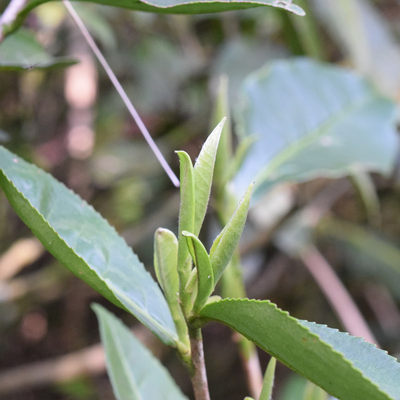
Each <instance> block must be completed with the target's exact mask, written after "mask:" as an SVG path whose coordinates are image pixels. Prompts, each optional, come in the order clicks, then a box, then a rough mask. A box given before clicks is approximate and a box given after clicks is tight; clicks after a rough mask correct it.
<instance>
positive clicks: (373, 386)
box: [200, 299, 400, 400]
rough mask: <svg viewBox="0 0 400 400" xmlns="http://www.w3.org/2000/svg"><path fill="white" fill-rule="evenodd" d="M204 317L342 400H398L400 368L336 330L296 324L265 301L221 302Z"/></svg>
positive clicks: (208, 307) (206, 310) (210, 306)
mask: <svg viewBox="0 0 400 400" xmlns="http://www.w3.org/2000/svg"><path fill="white" fill-rule="evenodd" d="M200 315H201V316H202V317H204V318H209V319H213V320H217V321H220V322H222V323H224V324H226V325H228V326H230V327H231V328H233V329H234V330H236V331H238V332H239V333H241V334H242V335H244V336H246V337H247V338H248V339H250V340H252V341H253V342H254V343H256V344H257V345H258V346H259V347H261V348H262V349H263V350H265V351H267V352H268V353H270V354H271V355H273V356H274V357H276V358H277V359H278V360H280V361H282V362H283V363H284V364H286V365H287V366H288V367H290V368H292V369H293V370H294V371H296V372H299V373H300V374H302V375H304V376H305V377H307V378H308V379H309V380H311V381H313V382H314V383H315V384H317V385H318V386H320V387H322V388H323V389H325V390H326V391H327V392H328V393H330V394H331V395H333V396H335V397H337V398H339V399H342V400H365V399H368V400H389V399H391V400H400V385H399V382H400V363H399V362H398V361H397V360H396V359H395V358H393V357H391V356H389V355H388V354H387V353H386V352H385V351H383V350H379V349H377V348H376V347H375V346H373V345H371V344H369V343H367V342H365V341H364V340H362V339H361V338H356V337H353V336H350V335H349V334H347V333H342V332H339V331H338V330H336V329H332V328H328V327H327V326H325V325H319V324H316V323H313V322H307V321H302V320H298V319H296V318H293V317H291V316H290V315H289V314H288V313H287V312H284V311H282V310H280V309H279V308H278V307H277V306H276V305H275V304H273V303H271V302H269V301H258V300H248V299H237V300H231V299H227V300H221V301H218V302H214V303H210V304H207V305H206V306H205V307H204V308H203V309H202V310H201V312H200Z"/></svg>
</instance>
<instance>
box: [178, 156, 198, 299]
mask: <svg viewBox="0 0 400 400" xmlns="http://www.w3.org/2000/svg"><path fill="white" fill-rule="evenodd" d="M176 153H177V154H178V157H179V161H180V194H181V203H180V207H179V235H178V240H179V249H178V273H179V277H180V281H181V282H180V284H181V291H182V288H184V287H185V285H186V283H187V281H188V279H189V274H190V269H191V264H190V257H189V252H188V249H187V246H186V240H185V238H184V237H183V236H182V231H189V232H192V231H193V229H194V216H195V197H194V176H193V165H192V160H191V159H190V157H189V155H188V154H187V153H186V152H184V151H177V152H176Z"/></svg>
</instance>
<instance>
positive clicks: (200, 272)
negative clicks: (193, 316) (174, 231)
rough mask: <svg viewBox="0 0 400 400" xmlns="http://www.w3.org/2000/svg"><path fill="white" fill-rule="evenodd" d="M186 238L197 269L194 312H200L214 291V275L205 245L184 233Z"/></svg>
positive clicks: (191, 235)
mask: <svg viewBox="0 0 400 400" xmlns="http://www.w3.org/2000/svg"><path fill="white" fill-rule="evenodd" d="M182 233H183V235H184V236H185V237H186V242H187V246H188V249H189V252H190V254H191V256H192V259H193V262H194V264H195V265H196V268H197V297H196V300H195V302H194V307H193V310H194V312H195V313H197V312H199V311H200V310H201V308H202V307H203V306H204V304H205V303H206V302H207V300H208V298H209V297H210V295H211V293H212V292H213V291H214V273H213V269H212V266H211V261H210V257H209V256H208V254H207V250H206V249H205V248H204V246H203V243H201V242H200V240H199V239H198V238H197V237H196V236H195V235H193V234H192V233H190V232H186V231H184V232H182Z"/></svg>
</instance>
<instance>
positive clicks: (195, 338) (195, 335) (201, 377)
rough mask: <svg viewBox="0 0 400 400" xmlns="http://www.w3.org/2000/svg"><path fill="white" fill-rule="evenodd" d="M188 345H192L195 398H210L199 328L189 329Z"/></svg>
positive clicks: (202, 399)
mask: <svg viewBox="0 0 400 400" xmlns="http://www.w3.org/2000/svg"><path fill="white" fill-rule="evenodd" d="M190 345H191V347H192V363H193V371H192V386H193V391H194V397H195V399H196V400H210V393H209V391H208V382H207V374H206V365H205V362H204V351H203V339H202V336H201V330H200V329H199V328H196V329H191V330H190Z"/></svg>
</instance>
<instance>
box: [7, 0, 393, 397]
mask: <svg viewBox="0 0 400 400" xmlns="http://www.w3.org/2000/svg"><path fill="white" fill-rule="evenodd" d="M42 2H43V1H36V0H31V1H28V2H25V3H24V4H22V7H21V8H19V9H17V10H14V11H16V12H14V14H13V18H11V19H8V15H9V14H7V13H4V15H3V16H2V19H0V27H2V34H3V35H6V34H10V33H11V32H12V31H13V30H15V29H16V28H17V27H18V26H19V25H20V23H21V21H22V20H23V18H24V17H25V15H26V14H27V13H28V12H29V10H30V9H31V8H33V7H34V6H36V5H38V4H40V3H42ZM102 3H107V4H111V3H112V4H115V3H114V2H102ZM257 4H259V3H254V5H257ZM262 4H265V5H273V6H277V7H283V8H285V9H288V10H290V11H294V12H296V13H298V14H302V11H301V9H299V8H298V7H297V6H295V5H294V4H292V2H291V1H272V0H271V1H268V0H266V1H264V2H263V3H262ZM117 5H118V6H121V7H127V8H133V9H139V10H147V11H161V12H176V11H179V12H210V11H222V10H226V9H231V8H242V7H245V6H248V5H249V3H247V2H246V3H241V2H240V1H237V2H230V3H229V4H225V3H222V2H221V3H220V2H212V3H207V2H206V3H204V2H203V3H201V2H199V3H197V2H194V1H193V2H190V3H187V2H180V1H174V2H170V3H166V2H136V1H135V2H133V1H125V0H121V1H120V2H118V4H117ZM11 38H13V36H9V37H8V38H7V39H6V40H5V42H4V44H7V46H9V47H6V50H7V49H8V50H7V51H10V49H11V50H12V48H13V45H12V44H11V45H10V42H8V43H6V42H7V40H9V39H11ZM2 49H3V51H4V47H0V54H1V50H2ZM7 51H6V58H7ZM33 55H34V56H36V55H37V53H35V52H33ZM3 57H4V53H3ZM11 61H12V62H11V64H14V66H15V64H18V63H19V64H20V67H21V68H28V67H29V65H32V64H29V63H27V62H26V60H23V62H22V64H21V60H18V59H14V60H11ZM46 62H50V63H51V62H52V61H51V60H50V61H49V60H47V59H46V60H44V62H43V66H45V65H46ZM64 62H66V63H70V61H69V60H64ZM11 64H10V65H11ZM288 77H290V78H291V79H288ZM293 77H296V79H292V78H293ZM284 80H286V82H290V85H287V87H286V90H287V92H286V93H285V101H282V99H281V98H280V96H282V93H281V89H280V87H279V86H278V85H277V83H279V82H282V81H284ZM313 86H316V87H318V89H321V88H322V89H324V90H325V91H324V90H320V91H318V90H315V91H312V90H311V87H313ZM261 87H263V88H264V90H262V91H261V90H260V88H261ZM265 88H266V89H265ZM350 89H351V90H350ZM244 90H245V92H246V100H247V101H246V102H245V106H244V107H243V109H242V111H241V114H240V118H241V124H240V127H241V128H240V129H241V133H242V141H241V143H240V144H239V147H238V150H237V151H236V153H235V154H234V153H233V152H232V148H231V144H230V132H229V129H227V128H226V127H225V129H224V124H226V122H225V120H222V121H221V122H219V123H218V125H217V126H216V128H215V129H214V130H213V132H212V133H211V134H210V136H209V137H208V139H207V140H206V142H205V143H204V145H203V147H202V149H201V151H200V154H199V156H198V158H197V160H196V162H195V163H194V165H193V163H192V160H191V159H190V157H189V155H188V154H187V153H186V152H184V151H177V156H178V158H179V161H180V210H179V227H178V232H177V234H175V233H174V232H172V231H170V230H168V229H164V228H159V229H158V230H157V231H156V232H155V234H154V271H155V275H156V278H157V280H158V284H157V283H156V282H155V281H154V280H153V278H152V277H151V275H150V274H149V273H148V272H147V271H146V270H145V268H144V266H143V264H142V263H141V262H140V261H139V259H138V257H137V256H136V255H135V254H134V253H133V251H132V250H131V249H130V248H129V247H128V246H127V244H126V243H125V241H124V240H123V239H122V237H120V236H119V235H118V234H117V233H116V231H115V230H114V229H113V228H112V227H111V226H110V225H109V224H108V223H107V221H106V220H105V219H103V218H102V217H101V216H100V215H99V214H98V213H97V212H96V211H95V210H94V209H93V208H92V207H91V206H90V205H88V204H87V203H86V202H85V201H84V200H82V199H81V198H80V197H79V196H77V195H76V194H74V193H73V192H72V191H70V190H69V189H67V188H66V187H65V186H64V185H63V184H62V183H60V182H58V181H57V180H55V179H54V178H53V177H52V176H50V175H49V174H47V173H46V172H44V171H43V170H41V169H39V168H37V167H36V166H34V165H32V164H29V163H27V162H26V161H24V160H23V159H22V158H20V157H19V156H17V155H16V154H13V153H11V152H10V151H8V150H7V149H6V148H4V147H1V146H0V186H1V187H2V189H3V191H4V193H5V195H6V196H7V198H8V200H9V202H10V204H11V205H12V207H13V208H14V210H15V211H16V213H17V214H18V215H19V217H20V218H21V219H22V220H23V222H24V223H25V224H26V225H27V226H28V227H29V228H30V229H31V231H32V232H33V234H34V235H35V236H37V237H38V238H39V239H40V241H41V242H42V243H43V245H44V246H45V247H46V248H47V249H48V250H49V252H50V253H51V254H53V255H54V257H56V258H57V259H58V260H59V261H60V262H61V263H62V264H64V265H65V266H66V267H67V268H68V269H69V270H71V271H72V272H73V273H74V274H75V275H76V276H78V277H79V278H81V279H82V280H84V281H85V282H86V283H87V284H89V285H90V286H91V287H92V288H94V289H95V290H96V291H98V292H99V293H100V294H102V295H103V296H104V297H106V298H107V299H108V300H109V301H111V302H112V303H113V304H115V305H116V306H118V307H120V308H122V309H124V310H125V311H127V312H128V313H130V314H132V315H133V316H135V317H136V318H137V319H138V320H139V321H140V322H141V323H142V324H143V325H145V326H146V327H147V328H149V329H150V330H151V331H152V332H153V333H154V334H155V335H157V336H158V337H159V338H160V340H161V341H162V342H164V343H165V344H166V345H167V346H170V347H171V348H174V349H175V350H176V352H177V354H178V356H179V357H180V359H181V360H182V363H183V364H184V365H185V366H186V368H187V370H188V373H189V375H190V377H191V380H192V386H193V391H194V395H195V398H196V400H206V399H209V398H210V395H209V390H208V384H207V371H206V367H205V363H204V354H203V343H202V327H203V326H204V325H205V324H207V323H208V322H209V321H216V322H220V323H222V324H225V325H227V326H229V327H230V328H232V329H233V330H234V331H236V332H238V333H240V334H241V335H242V337H243V338H242V339H241V340H243V341H249V342H250V343H254V344H255V345H257V346H258V347H259V348H261V349H262V350H264V351H266V352H267V353H269V354H270V355H271V356H272V358H271V361H270V363H269V365H268V368H267V370H266V373H265V378H264V385H263V389H262V392H261V394H260V397H259V399H260V400H266V399H270V398H271V396H272V389H273V381H274V370H275V362H276V360H279V361H281V362H282V363H284V364H286V365H287V366H288V367H289V368H291V369H292V370H294V371H296V372H298V373H300V374H301V375H303V376H305V377H306V378H307V379H309V380H310V381H311V382H314V383H315V384H316V385H318V386H319V387H320V388H322V389H324V390H325V391H326V392H328V393H329V394H330V395H332V396H335V397H337V398H339V399H344V400H347V399H348V400H358V399H359V400H364V399H372V400H375V399H377V400H381V399H382V400H389V399H390V400H400V385H399V381H400V364H399V363H398V361H397V360H396V359H395V358H393V357H391V356H389V355H387V353H386V352H384V351H382V350H380V349H378V348H376V347H375V346H374V345H372V344H369V343H367V342H365V341H364V340H363V339H361V338H357V337H353V336H351V335H349V334H347V333H342V332H339V331H337V330H335V329H331V328H329V327H327V326H325V325H319V324H316V323H313V322H308V321H304V320H299V319H296V318H294V317H292V316H290V315H289V314H288V313H287V312H285V311H283V310H281V309H279V308H278V307H277V306H276V305H275V304H273V303H271V302H270V301H267V300H265V301H261V300H253V299H248V298H245V291H244V285H243V282H242V280H241V278H240V269H241V267H240V258H239V255H238V253H237V251H236V247H237V244H238V242H239V240H240V236H241V234H242V231H243V228H244V225H245V221H246V216H247V212H248V209H249V205H250V198H251V195H252V193H253V191H254V184H253V183H250V185H249V182H248V181H249V180H254V179H255V178H257V183H256V188H255V190H256V194H257V195H260V194H261V193H263V192H265V191H266V190H267V189H269V188H270V187H271V186H272V185H273V184H275V183H277V182H282V181H287V180H292V181H302V180H306V179H310V178H312V177H315V176H325V175H328V176H338V175H343V174H347V173H349V172H351V171H352V170H353V169H354V168H355V167H358V166H359V165H368V166H369V167H371V166H372V167H373V168H375V169H377V170H380V171H388V170H389V169H390V166H391V160H392V158H393V151H392V150H393V148H394V145H395V144H396V143H397V142H396V139H394V135H393V131H394V129H393V120H394V106H393V104H392V103H391V102H390V101H388V100H386V99H384V98H382V97H381V96H379V95H378V94H377V93H376V91H375V90H373V89H372V88H371V87H370V86H369V85H368V84H366V83H365V81H364V80H362V79H359V78H357V77H354V76H352V75H351V74H349V73H346V72H343V71H341V70H338V69H334V68H331V69H329V68H327V67H325V66H323V65H320V64H316V63H313V62H310V61H307V60H296V61H293V62H281V63H276V64H274V65H272V66H270V67H269V68H268V69H263V70H261V71H259V72H257V73H256V74H255V75H253V76H252V77H250V78H249V79H248V80H247V82H246V84H245V89H244ZM332 90H336V92H335V93H336V94H337V95H336V96H334V97H330V96H329V93H331V91H332ZM291 91H292V92H291ZM291 93H293V96H291V95H290V94H291ZM295 93H307V96H308V97H307V101H304V102H299V99H298V98H296V96H295ZM326 93H327V95H325V94H326ZM321 99H322V100H323V101H324V107H320V104H321V103H323V102H322V100H321ZM220 101H221V104H220V105H221V107H220V109H219V111H217V112H216V117H215V120H220V119H221V118H222V115H223V114H227V107H226V99H225V100H224V98H223V97H221V98H220ZM224 101H225V106H224V105H223V103H224ZM330 101H331V102H330ZM260 104H262V105H263V107H264V108H263V109H265V107H266V108H267V109H268V110H274V112H273V113H269V114H268V115H265V113H256V112H253V111H254V110H256V109H257V106H258V105H260ZM246 107H247V108H246ZM310 110H311V111H310ZM327 110H328V111H327ZM280 113H281V114H282V115H283V116H284V117H285V118H283V117H282V115H281V114H280ZM287 114H291V115H292V114H293V115H297V117H298V118H300V117H299V115H300V116H301V115H304V116H305V117H304V119H301V118H300V119H299V120H301V123H299V120H295V119H294V118H286V116H287ZM367 116H368V118H367ZM366 120H367V121H368V126H366V123H365V121H366ZM282 121H284V124H282ZM382 121H384V122H382ZM285 124H286V125H285ZM315 126H318V127H319V128H318V129H316V130H315ZM349 126H351V127H357V128H358V129H355V130H354V129H353V130H350V132H349V129H348V127H349ZM382 127H384V128H385V129H383V130H382V136H381V137H380V139H381V140H380V141H377V142H376V143H374V142H372V141H371V142H369V143H370V144H371V145H370V146H364V147H363V148H362V149H360V150H359V151H358V152H357V153H354V152H353V153H352V152H350V151H349V148H351V147H354V146H355V145H357V143H358V141H359V140H360V134H361V133H364V132H368V133H371V132H373V131H374V130H376V129H378V128H382ZM263 129H265V131H266V133H265V132H264V131H263ZM276 131H278V134H276ZM271 132H273V133H274V136H273V138H272V139H273V140H271V137H268V135H269V134H270V133H271ZM288 132H290V133H291V136H290V137H289V138H288V137H285V135H286V134H287V133H288ZM250 134H258V135H260V134H261V140H260V142H259V143H258V144H257V146H253V147H251V144H252V142H253V141H254V140H255V138H254V137H253V136H250V137H245V136H246V135H250ZM383 137H384V139H383ZM263 142H265V143H267V145H263ZM260 143H261V145H260ZM271 143H272V144H273V150H274V151H271V152H270V153H268V154H267V157H265V154H264V153H265V148H268V146H270V145H271ZM335 146H336V153H335V152H333V151H332V147H335ZM339 153H340V157H339V156H338V154H339ZM389 153H390V157H386V156H387V155H388V154H389ZM246 154H247V157H245V156H246ZM382 155H385V157H383V156H382ZM232 179H234V181H235V184H236V185H237V186H238V187H239V188H240V189H242V191H243V192H245V194H244V195H243V197H242V199H241V201H240V202H239V203H238V204H237V202H236V198H235V196H233V195H232V193H231V192H230V191H229V188H228V183H229V182H230V181H231V180H232ZM213 180H214V181H215V186H216V190H215V192H216V193H215V208H216V211H217V214H218V216H219V220H220V222H221V225H222V229H221V231H220V233H219V234H218V236H217V237H216V238H215V239H214V241H213V244H212V246H211V248H210V249H209V250H208V249H207V248H206V246H205V245H204V244H203V243H202V242H201V240H200V239H199V235H200V232H201V229H202V225H203V222H204V218H205V215H206V211H207V208H208V204H209V200H210V193H211V187H212V182H213ZM298 243H299V241H295V245H298ZM232 272H233V273H232ZM220 280H222V295H223V297H229V298H224V299H222V298H221V297H219V296H217V295H214V292H215V288H216V285H217V284H218V282H219V281H220ZM160 288H161V290H160ZM93 310H94V311H95V313H96V315H97V317H98V320H99V325H100V332H101V337H102V342H103V344H104V346H105V351H106V355H107V368H108V372H109V376H110V379H111V382H112V385H113V389H114V393H115V395H116V397H117V398H118V399H119V400H131V399H142V398H143V399H185V398H186V397H185V396H184V395H183V394H182V393H181V391H180V389H179V388H178V387H177V386H176V384H175V383H174V381H173V380H172V378H171V377H170V375H169V374H168V372H167V371H166V370H165V368H164V367H163V366H162V365H161V364H160V363H159V362H158V360H156V359H155V358H154V357H153V356H152V355H151V354H150V352H149V351H148V350H147V349H145V348H144V347H143V345H141V344H140V342H138V341H137V340H136V339H135V337H134V336H133V335H132V334H131V332H130V331H129V330H128V329H127V328H126V327H125V326H124V325H123V324H122V323H121V322H120V321H119V320H118V319H117V318H116V317H114V316H113V315H112V314H111V313H110V312H109V311H107V310H105V309H104V308H103V307H101V306H99V305H94V306H93ZM249 342H243V343H249ZM251 346H252V345H251ZM251 346H250V347H249V348H250V351H253V350H251V349H252V347H251ZM307 390H308V392H309V394H308V396H309V397H310V398H311V397H312V396H315V398H323V397H324V396H325V393H324V392H322V390H321V389H319V388H315V387H314V386H309V387H308V389H307ZM248 399H250V398H248Z"/></svg>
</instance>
